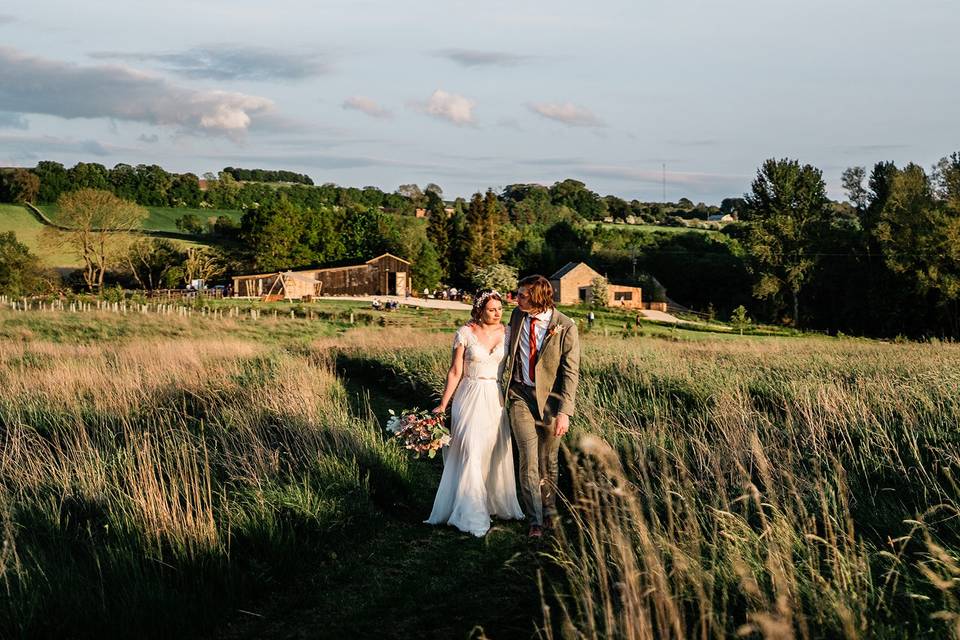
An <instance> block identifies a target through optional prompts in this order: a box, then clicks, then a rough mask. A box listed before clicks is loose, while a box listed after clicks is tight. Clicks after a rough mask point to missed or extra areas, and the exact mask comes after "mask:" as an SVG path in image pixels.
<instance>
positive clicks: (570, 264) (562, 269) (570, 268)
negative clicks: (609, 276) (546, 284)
mask: <svg viewBox="0 0 960 640" xmlns="http://www.w3.org/2000/svg"><path fill="white" fill-rule="evenodd" d="M580 265H583V266H585V267H586V268H587V269H590V271H593V272H594V273H596V274H597V275H600V274H599V273H597V271H596V270H595V269H594V268H593V267H591V266H590V265H588V264H587V263H586V262H568V263H567V264H565V265H563V266H562V267H560V270H559V271H557V272H556V273H555V274H553V275H552V276H550V279H551V280H561V279H563V277H564V276H566V275H567V274H568V273H570V272H571V271H573V270H574V269H576V268H577V267H579V266H580Z"/></svg>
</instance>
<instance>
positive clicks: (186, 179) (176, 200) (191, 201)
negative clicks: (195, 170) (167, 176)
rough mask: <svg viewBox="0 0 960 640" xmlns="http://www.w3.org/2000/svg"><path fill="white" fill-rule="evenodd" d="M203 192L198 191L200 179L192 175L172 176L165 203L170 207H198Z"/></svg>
mask: <svg viewBox="0 0 960 640" xmlns="http://www.w3.org/2000/svg"><path fill="white" fill-rule="evenodd" d="M201 199H203V192H202V191H200V179H199V178H197V176H195V175H194V174H192V173H180V174H177V175H174V176H173V179H172V180H171V182H170V187H169V188H168V189H167V202H168V203H169V205H170V206H171V207H191V208H196V207H199V206H200V200H201Z"/></svg>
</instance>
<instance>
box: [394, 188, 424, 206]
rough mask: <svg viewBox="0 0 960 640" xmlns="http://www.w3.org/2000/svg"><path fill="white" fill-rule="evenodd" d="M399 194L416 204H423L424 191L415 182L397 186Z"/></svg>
mask: <svg viewBox="0 0 960 640" xmlns="http://www.w3.org/2000/svg"><path fill="white" fill-rule="evenodd" d="M397 194H399V195H401V196H403V197H404V198H408V199H409V200H410V201H411V202H413V204H414V205H416V206H418V207H419V206H421V205H422V204H423V191H420V187H418V186H417V185H415V184H402V185H400V186H399V187H397Z"/></svg>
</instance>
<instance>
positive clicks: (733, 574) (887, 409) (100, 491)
mask: <svg viewBox="0 0 960 640" xmlns="http://www.w3.org/2000/svg"><path fill="white" fill-rule="evenodd" d="M291 308H293V307H291ZM291 308H288V307H284V308H283V310H282V311H281V312H280V313H278V314H277V317H276V318H274V317H272V316H271V315H269V314H264V315H262V316H261V319H260V320H253V319H251V318H248V317H247V316H243V315H241V316H239V317H233V316H230V317H227V318H223V317H209V316H200V315H194V316H173V317H162V316H155V315H137V314H129V315H123V314H116V313H102V312H101V313H91V314H76V313H74V314H71V313H69V312H50V311H46V312H39V311H31V312H22V311H20V312H14V311H11V310H0V338H2V340H0V428H2V440H3V441H2V446H0V456H2V457H0V535H2V536H3V538H4V544H3V551H2V554H0V579H2V584H3V587H2V588H3V589H4V594H5V595H4V599H3V600H2V601H0V629H2V630H3V633H0V635H4V636H12V637H36V636H55V635H56V636H64V635H69V636H94V635H100V636H102V635H108V636H112V635H131V634H133V633H137V634H140V635H146V636H154V637H158V636H169V635H174V634H178V635H179V634H183V635H205V636H208V635H214V636H217V637H228V638H240V637H278V638H279V637H292V636H298V635H301V636H306V637H342V636H343V635H344V634H352V635H354V636H357V637H360V636H378V637H401V636H403V637H408V636H417V637H436V638H448V637H490V638H501V637H504V638H506V637H509V638H530V637H536V636H537V635H539V637H544V638H728V637H729V638H732V637H756V638H916V637H956V638H960V617H958V614H960V602H958V599H957V593H956V589H957V585H958V583H960V559H958V552H960V539H958V533H960V528H958V518H957V516H958V505H957V486H956V478H957V473H958V471H960V469H958V464H960V457H958V452H960V449H958V444H960V438H958V436H957V433H958V431H957V425H958V419H960V393H958V392H960V347H957V346H956V345H954V344H941V343H934V344H928V343H911V344H889V343H882V342H877V341H868V340H856V339H836V338H827V337H818V336H805V337H796V336H793V337H771V336H744V337H742V338H741V337H739V336H733V335H730V334H729V333H726V334H720V333H708V332H692V331H686V330H683V329H668V328H664V327H651V326H644V327H641V331H642V332H643V335H640V334H639V333H638V332H637V331H636V330H635V329H633V328H632V327H630V326H629V325H628V326H627V327H626V328H622V327H621V325H620V321H621V320H625V319H623V318H620V319H618V318H617V317H616V316H615V315H614V314H609V317H608V316H607V315H604V316H602V318H601V324H599V325H598V326H596V327H595V328H594V330H593V331H591V332H588V333H586V334H585V335H584V340H583V367H582V374H583V375H582V386H581V393H580V397H579V400H578V414H577V416H575V418H574V420H573V422H572V430H571V433H570V435H569V436H568V439H567V446H566V447H565V449H564V451H563V458H564V464H563V470H562V472H561V485H562V487H561V488H562V490H563V492H564V495H565V497H566V505H565V508H564V523H563V526H562V527H560V528H559V529H558V531H557V532H556V535H555V536H554V537H553V538H551V539H550V540H549V541H547V542H545V543H544V544H542V545H539V546H531V545H529V544H528V543H527V541H526V539H525V536H524V532H525V531H524V527H523V526H522V524H521V523H498V524H497V525H496V526H495V527H494V529H493V530H492V531H491V533H490V534H489V535H488V536H487V538H486V539H483V540H474V539H473V538H471V537H469V536H465V535H460V534H458V533H456V532H454V531H449V530H445V529H436V528H431V527H427V526H425V525H422V524H420V521H421V520H422V519H423V518H424V517H425V516H426V514H427V513H428V511H429V505H430V501H431V499H432V492H433V490H434V489H435V487H436V482H437V480H438V477H439V471H440V466H439V462H438V461H437V460H434V461H426V460H411V459H410V458H409V457H408V456H407V455H405V454H404V453H403V452H401V451H398V450H397V449H396V448H395V447H394V446H393V445H392V443H389V442H385V441H384V438H383V435H382V429H381V426H380V422H382V421H383V419H384V416H385V415H386V411H387V409H388V408H399V407H403V406H410V405H413V404H418V405H419V406H428V405H429V403H430V402H431V401H432V398H433V396H434V395H435V394H436V393H437V391H438V389H439V388H440V385H441V383H442V379H443V375H444V372H445V368H446V365H447V358H448V354H449V344H450V340H451V339H452V331H453V327H454V326H455V325H456V324H457V323H459V322H461V321H462V320H463V317H462V314H461V315H457V314H454V313H452V312H447V313H444V314H438V315H433V314H431V313H430V312H421V311H409V310H407V311H402V312H401V313H399V314H395V315H387V314H377V313H375V312H372V311H368V310H361V309H353V308H351V307H350V306H349V305H348V304H347V303H340V304H338V305H332V306H330V307H328V308H326V309H324V308H323V307H322V306H317V307H316V308H315V310H316V312H317V313H316V315H313V316H311V315H303V313H302V312H303V309H302V308H293V309H294V314H293V315H294V316H295V317H294V318H290V316H289V315H288V314H289V310H290V309H291ZM320 311H325V315H322V316H321V315H320ZM351 312H352V313H353V314H354V316H353V322H352V323H351V322H350V313H351ZM311 318H312V319H311ZM381 319H382V321H381ZM623 324H627V323H626V322H624V323H623Z"/></svg>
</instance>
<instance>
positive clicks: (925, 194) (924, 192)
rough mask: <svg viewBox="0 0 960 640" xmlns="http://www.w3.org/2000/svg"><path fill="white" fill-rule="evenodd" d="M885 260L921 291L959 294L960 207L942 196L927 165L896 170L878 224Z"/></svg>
mask: <svg viewBox="0 0 960 640" xmlns="http://www.w3.org/2000/svg"><path fill="white" fill-rule="evenodd" d="M876 236H877V240H878V241H879V243H880V247H881V250H882V252H883V257H884V262H885V263H886V265H887V266H888V267H889V268H890V269H891V270H892V271H893V272H895V273H900V274H906V275H908V276H909V277H910V279H911V280H912V281H913V282H914V284H915V287H916V290H917V291H918V292H919V293H922V294H933V295H935V296H937V298H938V301H939V302H941V303H943V302H948V301H952V300H955V299H956V298H957V297H958V296H960V209H953V208H951V207H950V204H949V202H948V201H946V200H943V199H938V198H937V197H936V193H935V191H934V187H933V184H932V183H931V180H930V179H929V178H928V177H927V175H926V172H924V170H923V168H922V167H920V166H918V165H915V164H909V165H907V166H906V167H904V168H903V169H902V170H900V171H897V172H896V174H895V175H894V177H893V180H892V182H891V184H890V193H889V196H888V198H887V201H886V204H885V206H884V208H883V211H882V212H881V213H880V221H879V223H878V224H877V229H876Z"/></svg>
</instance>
